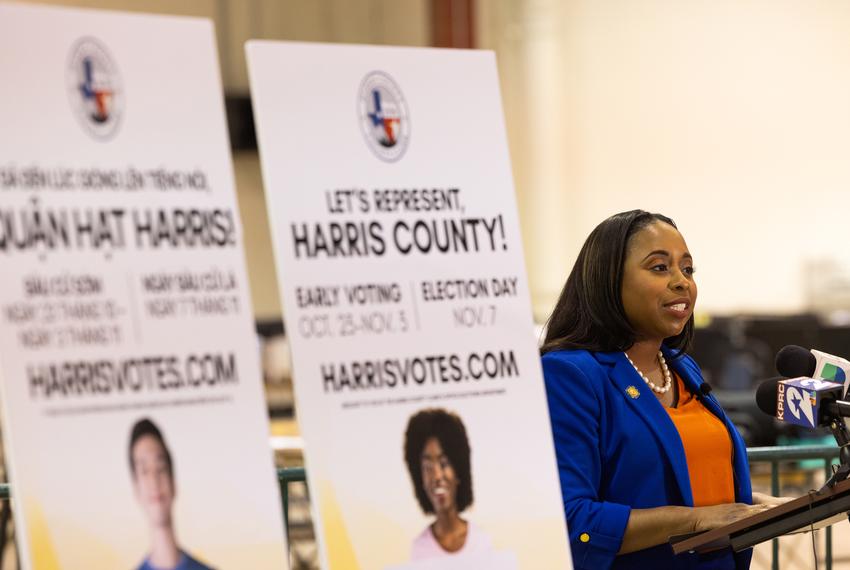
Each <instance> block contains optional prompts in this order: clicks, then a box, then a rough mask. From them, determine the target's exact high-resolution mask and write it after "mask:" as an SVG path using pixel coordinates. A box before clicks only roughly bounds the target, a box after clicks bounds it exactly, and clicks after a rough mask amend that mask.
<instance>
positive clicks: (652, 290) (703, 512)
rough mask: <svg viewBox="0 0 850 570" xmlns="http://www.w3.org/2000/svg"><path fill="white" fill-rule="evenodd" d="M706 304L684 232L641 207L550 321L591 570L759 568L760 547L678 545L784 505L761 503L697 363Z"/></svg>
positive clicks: (618, 221) (742, 452)
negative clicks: (695, 343)
mask: <svg viewBox="0 0 850 570" xmlns="http://www.w3.org/2000/svg"><path fill="white" fill-rule="evenodd" d="M696 300H697V286H696V282H695V281H694V262H693V257H692V256H691V253H690V252H689V251H688V247H687V245H686V244H685V240H684V239H683V238H682V235H681V234H680V233H679V231H678V230H677V229H676V225H675V224H674V223H673V221H672V220H671V219H670V218H667V217H665V216H662V215H660V214H650V213H648V212H644V211H642V210H633V211H630V212H623V213H621V214H617V215H614V216H612V217H610V218H608V219H607V220H605V221H603V222H602V223H601V224H599V226H597V227H596V229H594V230H593V232H592V233H591V234H590V236H589V237H588V238H587V241H585V243H584V245H583V246H582V248H581V251H580V253H579V255H578V258H577V260H576V263H575V266H574V267H573V270H572V272H571V273H570V276H569V277H568V278H567V282H566V285H565V286H564V289H563V291H562V293H561V296H560V298H559V299H558V303H557V305H556V306H555V309H554V311H553V313H552V315H551V317H550V318H549V322H548V330H547V333H546V340H545V343H544V345H543V348H542V351H541V352H542V354H543V372H544V377H545V381H546V391H547V397H548V401H549V413H550V417H551V421H552V430H553V435H554V440H555V449H556V454H557V460H558V469H559V473H560V479H561V493H562V495H563V500H564V509H565V512H566V518H567V525H568V528H569V534H570V546H571V550H572V555H573V561H574V566H575V568H577V569H582V568H592V569H593V570H601V569H603V568H635V569H646V568H656V569H661V568H665V569H666V568H700V569H708V568H748V567H749V562H750V558H751V556H752V551H751V550H747V551H743V552H741V553H738V554H732V553H731V552H728V551H721V552H720V553H718V554H714V555H710V556H698V555H695V554H694V555H687V554H686V555H680V556H674V554H673V552H672V549H671V548H670V546H669V544H668V539H669V537H670V536H673V535H678V534H686V533H691V532H697V531H704V530H709V529H712V528H716V527H719V526H723V525H725V524H728V523H731V522H733V521H735V520H738V519H740V518H743V517H746V516H749V515H752V514H755V513H757V512H759V511H762V510H765V509H767V508H769V507H770V506H773V505H775V504H778V503H780V502H782V499H775V498H773V497H769V496H767V495H760V494H755V496H754V495H753V493H752V490H751V487H750V474H749V468H748V465H747V454H746V448H745V446H744V442H743V440H742V439H741V436H740V435H739V434H738V432H737V431H736V430H735V427H734V426H733V425H732V423H731V422H730V421H729V418H728V417H727V416H726V414H725V413H724V412H723V410H722V409H721V407H720V405H719V404H718V403H717V401H716V400H715V399H714V397H713V396H709V395H706V392H705V391H703V390H704V389H702V386H703V385H704V381H703V379H702V376H701V375H700V370H699V367H698V366H697V365H696V363H695V362H694V361H693V359H692V358H690V357H689V356H687V355H686V352H687V350H688V348H689V345H690V343H691V339H692V337H693V327H694V325H693V311H694V304H695V303H696ZM754 499H755V503H756V504H755V505H754V504H753V502H754Z"/></svg>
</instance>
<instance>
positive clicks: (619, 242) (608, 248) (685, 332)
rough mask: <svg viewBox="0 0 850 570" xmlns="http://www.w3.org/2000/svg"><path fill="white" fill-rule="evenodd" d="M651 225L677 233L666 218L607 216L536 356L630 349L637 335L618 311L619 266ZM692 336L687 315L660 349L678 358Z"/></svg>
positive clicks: (639, 214) (589, 243)
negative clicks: (631, 243) (631, 244)
mask: <svg viewBox="0 0 850 570" xmlns="http://www.w3.org/2000/svg"><path fill="white" fill-rule="evenodd" d="M653 222H664V223H665V224H670V225H671V226H673V227H674V228H675V227H676V224H675V223H674V222H673V220H671V219H670V218H668V217H667V216H664V215H661V214H652V213H650V212H645V211H643V210H631V211H629V212H621V213H619V214H615V215H613V216H611V217H610V218H608V219H607V220H605V221H603V222H602V223H601V224H599V225H598V226H596V228H595V229H594V230H593V231H592V232H590V235H589V236H587V240H586V241H585V242H584V245H583V246H582V247H581V251H580V252H579V254H578V258H577V259H576V263H575V265H574V266H573V270H572V271H571V272H570V276H569V277H567V282H566V284H565V285H564V289H563V291H561V296H560V297H559V298H558V302H557V304H555V309H554V310H553V311H552V315H551V316H550V317H549V321H548V323H547V331H546V339H545V341H544V343H543V347H542V348H541V349H540V352H541V354H546V353H547V352H549V351H552V350H564V349H584V350H591V351H595V352H614V351H623V350H628V349H629V348H631V346H632V345H633V344H634V343H635V339H636V337H637V333H636V332H635V330H634V328H633V327H632V325H631V324H629V320H628V319H627V318H626V310H625V308H624V307H623V294H622V288H623V264H624V262H625V260H626V249H627V247H628V244H629V240H630V239H631V238H632V236H634V235H635V234H636V233H637V232H639V231H640V230H642V229H643V228H645V227H646V226H648V225H649V224H651V223H653ZM677 229H678V228H677ZM693 336H694V317H693V315H691V318H690V319H688V322H687V324H685V328H684V329H682V332H681V333H679V334H678V335H676V336H672V337H670V338H667V339H665V340H664V344H665V345H666V346H668V347H669V348H671V349H673V350H674V351H675V352H676V356H678V355H681V354H684V353H685V352H687V351H688V349H689V348H690V346H691V341H692V340H693Z"/></svg>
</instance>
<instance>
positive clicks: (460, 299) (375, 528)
mask: <svg viewBox="0 0 850 570" xmlns="http://www.w3.org/2000/svg"><path fill="white" fill-rule="evenodd" d="M247 53H248V63H249V70H250V78H251V88H252V96H253V101H254V112H255V117H256V124H257V132H258V139H259V143H260V151H261V152H260V154H261V158H262V165H263V176H264V180H265V185H266V194H267V203H268V208H269V215H270V220H271V226H272V232H273V236H274V246H275V254H276V258H277V266H278V269H279V276H280V284H281V296H282V299H283V307H284V313H285V315H284V316H285V324H286V331H287V334H288V335H289V339H290V343H291V347H292V352H293V366H294V369H293V375H294V380H295V391H296V399H297V409H298V416H299V422H300V425H301V428H302V432H303V435H304V439H305V446H306V449H305V452H306V462H307V475H308V478H309V484H310V488H311V493H312V494H311V497H312V501H313V506H314V517H315V522H316V525H317V529H318V533H319V539H320V542H321V543H320V546H321V549H320V552H321V556H322V561H323V566H324V567H325V568H331V569H333V570H338V569H356V568H363V569H386V568H392V569H396V570H402V569H404V570H425V569H428V568H495V569H514V568H524V569H525V568H528V569H546V568H559V569H561V568H569V567H571V560H570V556H569V549H568V548H569V547H568V544H567V533H566V526H565V522H564V513H563V507H562V502H561V495H560V489H559V484H558V478H557V471H556V465H555V456H554V448H553V444H552V436H551V428H550V424H549V417H548V410H547V405H546V400H545V394H544V387H543V380H542V375H541V369H540V364H539V356H538V352H537V347H536V342H535V338H534V333H533V324H532V317H531V310H530V301H529V295H528V288H527V283H526V275H525V268H524V265H523V257H522V246H521V242H520V232H519V225H518V221H517V213H516V203H515V198H514V193H513V184H512V179H511V170H510V163H509V157H508V149H507V143H506V136H505V130H504V124H503V121H502V109H501V103H500V100H499V88H498V80H497V74H496V65H495V59H494V57H493V54H492V53H487V52H475V51H453V50H434V49H405V48H381V47H364V46H359V47H358V46H330V45H318V44H316V45H309V44H297V43H292V44H289V43H273V42H249V44H248V47H247Z"/></svg>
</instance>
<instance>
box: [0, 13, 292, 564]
mask: <svg viewBox="0 0 850 570" xmlns="http://www.w3.org/2000/svg"><path fill="white" fill-rule="evenodd" d="M0 78H2V79H0V85H2V87H1V88H0V267H2V270H1V271H0V275H1V276H0V377H2V395H3V411H2V413H3V420H4V421H3V432H4V434H3V435H4V441H5V443H6V446H5V456H6V461H7V464H8V465H9V468H10V478H11V483H12V496H13V500H14V505H15V516H16V523H17V526H16V529H17V532H18V535H17V538H18V545H19V547H20V549H19V550H20V555H21V557H22V559H23V562H24V567H25V568H36V569H39V570H42V569H47V570H51V569H58V568H63V569H64V568H86V569H88V570H92V569H115V568H143V569H147V568H175V567H179V568H192V569H195V570H198V569H204V568H215V569H222V568H225V569H226V568H234V569H243V568H252V569H253V568H258V569H259V568H275V569H278V568H285V567H286V566H287V554H286V546H285V537H284V528H283V517H282V510H281V504H280V492H279V487H278V484H277V481H276V477H275V471H274V465H273V460H272V455H271V452H270V449H269V444H268V429H269V428H268V414H267V411H266V409H265V404H264V397H263V391H262V381H261V373H260V370H259V362H258V348H257V340H256V336H255V333H254V331H253V319H252V310H251V304H250V298H249V292H248V291H249V288H248V282H247V276H246V271H245V264H244V259H243V252H242V249H241V247H242V245H241V244H242V238H241V226H240V220H239V215H238V210H237V205H236V199H235V192H234V181H233V173H232V164H231V157H230V151H229V145H228V140H227V130H226V125H225V118H224V105H223V95H222V89H221V80H220V77H219V68H218V62H217V56H216V51H215V40H214V33H213V29H212V25H211V23H210V22H209V21H206V20H199V19H190V18H166V17H155V16H144V15H126V14H120V13H107V12H95V11H85V10H68V9H55V8H47V7H32V6H21V5H18V6H16V5H0Z"/></svg>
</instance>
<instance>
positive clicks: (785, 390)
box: [776, 378, 844, 428]
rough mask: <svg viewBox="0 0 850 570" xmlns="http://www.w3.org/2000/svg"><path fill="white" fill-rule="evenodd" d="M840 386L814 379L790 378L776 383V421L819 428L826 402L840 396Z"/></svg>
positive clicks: (841, 386)
mask: <svg viewBox="0 0 850 570" xmlns="http://www.w3.org/2000/svg"><path fill="white" fill-rule="evenodd" d="M843 387H844V386H843V385H842V384H837V383H835V382H827V381H825V380H818V379H815V378H791V379H789V380H780V381H779V382H777V383H776V419H778V420H781V421H783V422H787V423H790V424H796V425H799V426H803V427H808V428H815V427H818V426H820V424H821V417H822V416H823V408H824V405H825V402H826V401H835V399H836V396H837V395H838V396H840V395H841V391H842V389H843Z"/></svg>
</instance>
